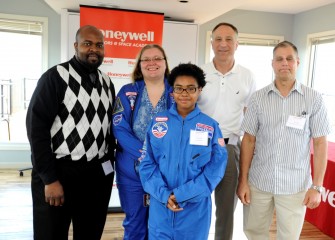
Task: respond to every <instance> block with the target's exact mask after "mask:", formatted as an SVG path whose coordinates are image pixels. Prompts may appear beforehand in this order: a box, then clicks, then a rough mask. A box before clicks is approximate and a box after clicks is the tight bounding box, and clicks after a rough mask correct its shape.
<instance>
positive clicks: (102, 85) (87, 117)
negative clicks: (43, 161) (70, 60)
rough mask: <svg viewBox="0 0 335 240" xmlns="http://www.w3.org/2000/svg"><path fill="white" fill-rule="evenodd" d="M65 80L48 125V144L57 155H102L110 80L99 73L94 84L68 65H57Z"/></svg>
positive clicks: (86, 156)
mask: <svg viewBox="0 0 335 240" xmlns="http://www.w3.org/2000/svg"><path fill="white" fill-rule="evenodd" d="M57 70H58V72H59V74H60V76H61V77H62V79H63V80H64V81H65V83H66V84H67V86H68V87H67V89H66V92H65V96H64V100H63V102H62V104H61V106H60V111H59V114H58V116H57V117H56V118H55V121H54V123H53V126H52V128H51V137H52V148H53V151H54V153H56V157H57V158H61V157H65V156H69V157H71V159H72V160H78V159H81V158H83V157H85V158H86V159H87V160H88V161H89V160H91V159H92V158H94V157H96V156H97V154H98V155H99V158H100V157H102V156H104V155H105V151H106V139H107V138H108V135H109V126H110V121H111V113H112V101H113V99H112V93H111V91H110V87H109V85H110V80H109V78H108V77H107V76H106V75H105V74H99V79H97V80H98V81H96V83H95V87H94V86H93V84H92V83H90V82H89V80H86V79H85V80H82V78H81V76H80V75H79V74H78V73H77V72H76V71H75V70H74V69H73V68H72V67H71V65H69V70H67V69H66V68H65V67H63V66H57Z"/></svg>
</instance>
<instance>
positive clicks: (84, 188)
mask: <svg viewBox="0 0 335 240" xmlns="http://www.w3.org/2000/svg"><path fill="white" fill-rule="evenodd" d="M56 161H57V174H58V180H59V181H60V183H61V184H62V186H63V190H64V199H65V202H64V204H63V206H61V207H54V206H50V205H49V204H48V203H46V202H45V195H44V184H43V182H42V180H41V178H40V177H39V175H38V174H37V173H36V171H35V170H34V169H33V171H32V180H31V189H32V197H33V224H34V239H35V240H67V239H68V231H69V227H70V223H71V221H72V225H73V239H74V240H88V239H89V240H99V239H100V238H101V235H102V232H103V229H104V226H105V222H106V215H107V209H108V204H109V199H110V196H111V191H112V186H113V178H114V173H110V174H109V175H107V176H105V174H104V171H103V169H102V166H101V160H93V161H91V162H86V161H67V160H56Z"/></svg>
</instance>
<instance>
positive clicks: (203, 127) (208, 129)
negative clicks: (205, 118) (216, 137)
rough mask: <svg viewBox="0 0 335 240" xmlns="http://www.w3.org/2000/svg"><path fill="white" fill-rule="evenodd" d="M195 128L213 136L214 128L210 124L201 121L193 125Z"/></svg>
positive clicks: (210, 136)
mask: <svg viewBox="0 0 335 240" xmlns="http://www.w3.org/2000/svg"><path fill="white" fill-rule="evenodd" d="M195 130H197V131H205V132H208V137H209V138H212V137H213V132H214V128H213V127H212V126H209V125H206V124H203V123H197V124H196V125H195Z"/></svg>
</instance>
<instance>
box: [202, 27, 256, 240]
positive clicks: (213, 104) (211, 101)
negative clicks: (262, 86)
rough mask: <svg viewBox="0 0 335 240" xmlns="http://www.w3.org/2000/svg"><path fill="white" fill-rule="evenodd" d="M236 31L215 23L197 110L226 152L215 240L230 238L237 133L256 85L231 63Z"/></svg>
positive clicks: (218, 192) (217, 196)
mask: <svg viewBox="0 0 335 240" xmlns="http://www.w3.org/2000/svg"><path fill="white" fill-rule="evenodd" d="M237 46H238V30H237V28H236V27H235V26H233V25H232V24H230V23H224V22H222V23H219V24H217V25H216V26H215V27H214V29H213V31H212V49H213V51H214V55H215V56H214V58H213V61H212V62H210V63H208V64H206V65H204V66H203V67H202V68H203V70H204V71H205V73H206V82H207V84H206V87H204V88H203V90H202V94H201V96H200V98H199V100H198V106H199V108H200V109H201V111H203V112H204V113H206V114H207V115H209V116H211V117H212V118H214V119H215V120H216V121H218V122H219V127H220V129H221V131H222V134H223V137H224V138H225V142H226V146H227V150H228V162H227V168H226V171H225V174H224V177H223V179H222V181H221V182H220V183H219V185H218V186H217V187H216V189H215V205H216V222H215V239H216V240H231V239H232V237H233V223H234V210H235V207H236V202H237V197H236V186H237V177H238V170H237V165H238V161H239V155H240V136H241V135H242V132H241V131H240V127H241V123H242V119H243V115H244V111H245V109H246V106H247V103H248V100H249V98H250V96H251V95H252V93H253V92H254V91H255V90H256V83H255V80H254V78H253V75H252V73H251V72H250V71H249V70H248V69H246V68H244V67H242V66H241V65H239V64H237V63H235V58H234V54H235V51H236V49H237Z"/></svg>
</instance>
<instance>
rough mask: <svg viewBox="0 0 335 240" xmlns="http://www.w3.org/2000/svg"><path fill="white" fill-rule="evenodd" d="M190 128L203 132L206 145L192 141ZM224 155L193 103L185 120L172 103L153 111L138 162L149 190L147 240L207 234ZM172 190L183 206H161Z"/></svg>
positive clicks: (211, 125)
mask: <svg viewBox="0 0 335 240" xmlns="http://www.w3.org/2000/svg"><path fill="white" fill-rule="evenodd" d="M194 130H195V131H202V132H208V136H206V135H205V138H207V140H208V142H207V141H206V142H207V143H208V144H207V145H206V146H203V145H197V144H195V143H194V142H191V140H192V139H191V137H190V134H191V131H194ZM193 133H194V132H193ZM227 156H228V155H227V150H226V147H225V146H224V139H223V138H222V133H221V131H220V129H219V126H218V123H217V122H216V121H215V120H214V119H212V118H210V117H209V116H207V115H206V114H204V113H202V112H201V111H200V110H199V108H198V107H197V106H196V107H195V109H194V110H193V111H192V112H191V113H189V114H188V115H187V116H186V118H185V119H183V118H182V117H181V116H180V115H179V114H178V113H177V110H176V105H173V106H172V107H171V108H170V110H168V111H165V112H162V113H159V114H157V115H156V117H155V118H154V119H153V121H152V123H151V125H150V127H149V128H148V132H147V136H146V140H145V144H144V147H143V155H142V158H143V159H142V160H141V163H140V166H139V171H140V178H141V181H142V185H143V187H144V190H145V191H146V192H148V193H149V194H150V207H149V239H157V240H164V239H169V240H171V239H180V240H186V239H190V240H197V239H199V240H205V239H207V238H208V234H209V228H210V223H211V213H212V202H211V193H212V191H213V190H214V189H215V187H216V185H217V184H218V183H219V182H220V181H221V179H222V177H223V175H224V172H225V168H226V164H227ZM171 193H173V194H174V195H175V197H176V199H177V201H178V205H179V207H181V208H183V209H184V210H183V211H180V212H173V211H171V210H170V209H168V208H167V207H166V205H167V201H168V198H169V196H170V194H171Z"/></svg>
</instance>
